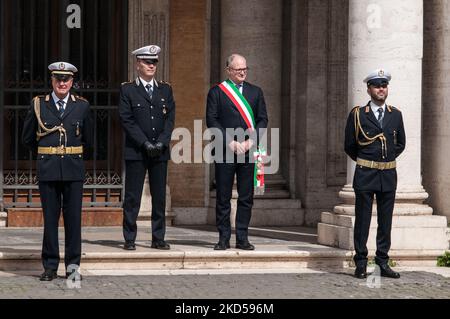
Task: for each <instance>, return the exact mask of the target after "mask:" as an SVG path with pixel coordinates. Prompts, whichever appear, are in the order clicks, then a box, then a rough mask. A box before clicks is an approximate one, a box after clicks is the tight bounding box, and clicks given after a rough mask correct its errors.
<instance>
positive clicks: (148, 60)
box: [119, 45, 175, 250]
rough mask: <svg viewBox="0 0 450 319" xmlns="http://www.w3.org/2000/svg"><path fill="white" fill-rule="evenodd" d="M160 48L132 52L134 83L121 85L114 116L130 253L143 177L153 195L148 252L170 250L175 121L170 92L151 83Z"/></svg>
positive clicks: (168, 87) (169, 88)
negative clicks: (121, 143)
mask: <svg viewBox="0 0 450 319" xmlns="http://www.w3.org/2000/svg"><path fill="white" fill-rule="evenodd" d="M160 51H161V49H160V48H159V47H158V46H156V45H149V46H145V47H143V48H140V49H137V50H135V51H133V52H132V54H133V55H135V56H136V70H137V73H138V77H137V78H136V80H134V81H132V82H129V83H124V84H122V87H121V89H120V104H119V113H120V118H121V122H122V126H123V128H124V130H125V135H126V140H125V166H126V177H125V199H124V203H123V210H124V218H123V236H124V239H125V245H124V249H126V250H135V249H136V246H135V240H136V235H137V224H136V220H137V217H138V214H139V209H140V205H141V196H142V189H143V185H144V179H145V173H146V172H148V175H149V181H150V193H151V196H152V217H151V220H152V245H151V247H152V248H156V249H170V246H169V244H168V243H167V242H166V241H165V240H164V237H165V232H166V223H165V209H166V181H167V161H168V160H169V143H170V140H171V135H172V131H173V127H174V121H175V102H174V99H173V94H172V87H171V86H170V85H169V84H168V83H165V82H162V81H156V79H155V73H156V69H157V65H158V54H159V52H160Z"/></svg>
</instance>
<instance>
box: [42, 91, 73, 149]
mask: <svg viewBox="0 0 450 319" xmlns="http://www.w3.org/2000/svg"><path fill="white" fill-rule="evenodd" d="M34 113H35V114H36V118H37V121H38V124H39V127H38V130H37V132H36V140H37V141H39V140H40V139H41V137H44V136H47V135H49V134H51V133H53V132H56V131H59V145H61V146H62V138H63V136H64V147H66V146H67V133H66V129H65V128H64V127H63V126H62V125H59V126H55V127H52V128H47V127H45V125H44V123H42V119H41V101H40V99H39V97H38V96H37V97H35V98H34Z"/></svg>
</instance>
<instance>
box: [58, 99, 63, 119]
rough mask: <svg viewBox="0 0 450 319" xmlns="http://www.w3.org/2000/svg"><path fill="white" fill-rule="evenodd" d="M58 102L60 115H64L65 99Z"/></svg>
mask: <svg viewBox="0 0 450 319" xmlns="http://www.w3.org/2000/svg"><path fill="white" fill-rule="evenodd" d="M57 104H58V106H59V115H60V116H62V115H63V114H64V100H59V101H58V102H57Z"/></svg>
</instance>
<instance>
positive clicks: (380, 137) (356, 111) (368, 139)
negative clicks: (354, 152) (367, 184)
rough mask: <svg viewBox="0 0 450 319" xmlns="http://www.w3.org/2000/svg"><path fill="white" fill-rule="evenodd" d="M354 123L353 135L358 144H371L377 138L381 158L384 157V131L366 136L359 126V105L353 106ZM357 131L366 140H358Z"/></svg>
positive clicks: (385, 144) (385, 142) (385, 151)
mask: <svg viewBox="0 0 450 319" xmlns="http://www.w3.org/2000/svg"><path fill="white" fill-rule="evenodd" d="M354 123H355V136H356V141H357V142H358V145H361V146H366V145H370V144H372V143H373V142H375V141H376V140H377V139H378V140H380V142H381V156H382V157H383V159H385V158H386V156H387V141H386V137H385V136H384V133H380V134H378V135H375V136H373V137H369V136H367V134H366V133H365V132H364V130H363V129H362V127H361V120H360V119H359V107H358V106H357V107H355V108H354ZM359 132H361V134H362V135H363V137H364V138H365V139H366V141H360V140H359Z"/></svg>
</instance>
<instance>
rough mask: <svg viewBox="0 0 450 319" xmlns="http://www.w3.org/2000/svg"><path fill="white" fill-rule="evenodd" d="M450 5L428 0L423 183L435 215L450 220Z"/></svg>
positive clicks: (425, 37) (424, 71)
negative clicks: (443, 216)
mask: <svg viewBox="0 0 450 319" xmlns="http://www.w3.org/2000/svg"><path fill="white" fill-rule="evenodd" d="M449 16H450V2H449V1H447V0H429V1H424V47H425V48H426V49H425V52H424V61H423V81H424V83H423V92H424V97H423V112H424V113H423V148H422V150H423V154H422V167H423V183H424V185H425V187H426V188H427V190H428V191H429V192H430V201H429V202H430V205H432V206H433V208H434V210H435V213H437V214H439V215H445V216H447V218H450V196H449V189H450V161H449V157H448V154H449V152H450V144H449V141H450V126H449V125H448V123H449V122H450V110H449V108H448V105H449V103H450V80H449V78H448V75H449V74H450V20H449V18H448V17H449Z"/></svg>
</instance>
